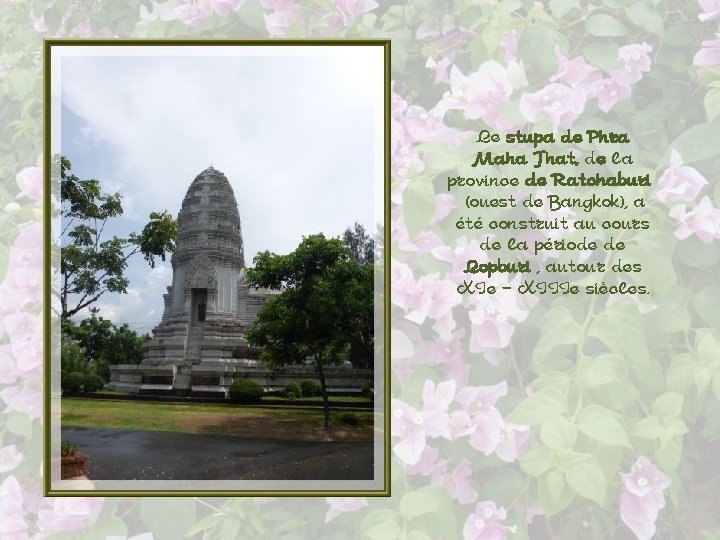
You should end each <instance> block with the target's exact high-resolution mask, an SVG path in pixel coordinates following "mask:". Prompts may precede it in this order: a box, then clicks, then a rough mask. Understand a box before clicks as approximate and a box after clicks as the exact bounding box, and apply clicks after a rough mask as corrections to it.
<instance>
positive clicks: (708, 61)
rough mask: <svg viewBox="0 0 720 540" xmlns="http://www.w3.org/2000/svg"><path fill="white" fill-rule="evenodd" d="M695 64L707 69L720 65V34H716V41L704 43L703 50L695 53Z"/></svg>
mask: <svg viewBox="0 0 720 540" xmlns="http://www.w3.org/2000/svg"><path fill="white" fill-rule="evenodd" d="M693 64H694V65H696V66H706V67H712V66H718V65H720V33H718V34H715V39H709V40H706V41H703V42H702V49H700V50H699V51H698V52H696V53H695V56H694V57H693Z"/></svg>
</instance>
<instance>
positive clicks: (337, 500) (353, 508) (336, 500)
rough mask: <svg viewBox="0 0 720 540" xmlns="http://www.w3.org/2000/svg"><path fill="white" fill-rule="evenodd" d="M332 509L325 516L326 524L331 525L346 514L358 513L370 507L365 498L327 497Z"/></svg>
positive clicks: (326, 499)
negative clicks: (338, 517)
mask: <svg viewBox="0 0 720 540" xmlns="http://www.w3.org/2000/svg"><path fill="white" fill-rule="evenodd" d="M325 501H327V503H328V505H329V506H330V508H329V509H328V511H327V514H325V523H329V522H330V521H332V520H333V519H335V518H336V517H337V516H339V515H340V514H342V513H344V512H357V511H358V510H360V509H361V508H365V507H366V506H367V505H368V502H367V499H366V498H365V497H326V498H325Z"/></svg>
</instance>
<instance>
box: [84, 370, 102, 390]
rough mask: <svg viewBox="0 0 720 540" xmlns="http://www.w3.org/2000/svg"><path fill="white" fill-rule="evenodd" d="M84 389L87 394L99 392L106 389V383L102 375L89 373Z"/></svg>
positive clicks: (86, 376)
mask: <svg viewBox="0 0 720 540" xmlns="http://www.w3.org/2000/svg"><path fill="white" fill-rule="evenodd" d="M83 387H84V389H85V391H86V392H97V391H98V390H102V389H103V388H105V381H104V380H103V378H102V377H101V376H100V375H95V374H94V373H89V374H88V375H85V379H84V381H83Z"/></svg>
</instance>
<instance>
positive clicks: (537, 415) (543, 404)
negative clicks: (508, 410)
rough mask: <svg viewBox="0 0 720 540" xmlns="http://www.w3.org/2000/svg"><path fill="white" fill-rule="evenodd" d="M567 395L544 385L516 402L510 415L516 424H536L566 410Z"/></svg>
mask: <svg viewBox="0 0 720 540" xmlns="http://www.w3.org/2000/svg"><path fill="white" fill-rule="evenodd" d="M567 407H568V405H567V397H566V396H565V394H563V393H562V392H560V391H559V390H557V389H556V388H553V387H546V388H543V389H542V390H539V391H538V392H535V393H534V394H533V395H531V396H530V397H528V398H526V399H524V400H523V401H521V402H520V403H518V405H517V407H515V410H514V411H513V412H512V414H511V415H510V417H511V418H512V420H513V422H516V423H518V424H527V425H531V426H533V425H537V424H540V423H542V422H543V420H545V418H547V417H548V416H560V415H561V414H563V413H565V412H567Z"/></svg>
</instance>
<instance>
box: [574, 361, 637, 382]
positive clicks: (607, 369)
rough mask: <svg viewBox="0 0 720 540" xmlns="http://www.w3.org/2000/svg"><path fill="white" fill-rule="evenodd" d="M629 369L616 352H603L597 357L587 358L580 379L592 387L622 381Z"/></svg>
mask: <svg viewBox="0 0 720 540" xmlns="http://www.w3.org/2000/svg"><path fill="white" fill-rule="evenodd" d="M626 372H627V369H626V368H625V363H624V362H623V359H622V358H621V357H620V356H618V355H616V354H603V355H600V356H598V357H597V358H586V359H585V360H584V362H583V365H582V369H581V373H580V380H581V383H582V385H583V386H585V387H588V388H592V387H594V386H601V385H603V384H607V383H610V382H614V381H621V380H623V378H624V377H625V375H626Z"/></svg>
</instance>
